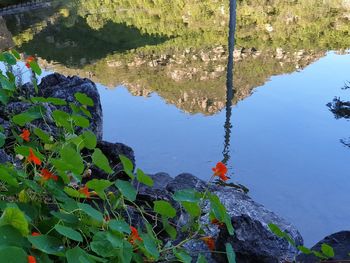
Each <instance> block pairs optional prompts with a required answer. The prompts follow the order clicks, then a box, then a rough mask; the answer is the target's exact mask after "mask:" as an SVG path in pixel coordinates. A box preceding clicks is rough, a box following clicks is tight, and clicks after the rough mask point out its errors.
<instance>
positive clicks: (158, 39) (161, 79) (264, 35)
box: [0, 0, 350, 245]
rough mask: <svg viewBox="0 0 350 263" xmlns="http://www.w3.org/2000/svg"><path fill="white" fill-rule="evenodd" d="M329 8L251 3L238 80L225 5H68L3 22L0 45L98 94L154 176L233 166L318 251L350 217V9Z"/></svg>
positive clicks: (241, 34)
mask: <svg viewBox="0 0 350 263" xmlns="http://www.w3.org/2000/svg"><path fill="white" fill-rule="evenodd" d="M319 2H320V1H316V0H313V1H305V2H303V3H296V4H290V2H289V1H279V2H276V4H275V5H273V6H272V5H269V4H268V2H266V3H265V1H258V2H256V3H255V2H254V3H250V2H249V1H240V2H239V4H238V7H237V32H236V50H235V52H234V63H233V66H234V70H233V71H231V70H228V69H227V65H228V54H229V49H228V47H227V41H228V33H229V30H228V28H229V27H228V25H229V6H228V3H227V1H202V2H201V4H198V3H197V2H196V1H177V0H176V1H172V2H169V1H164V2H161V3H159V5H158V6H154V5H153V4H152V3H151V2H145V1H137V0H133V1H128V0H113V1H111V3H110V4H109V5H108V6H101V1H100V0H85V1H74V2H73V1H69V2H66V3H62V2H57V3H55V4H54V5H53V6H52V8H49V9H45V10H40V9H39V10H32V11H30V12H26V13H21V14H16V15H11V16H4V17H3V18H2V19H0V33H1V35H2V36H3V38H1V40H0V46H1V48H5V47H8V46H10V45H11V44H12V45H15V46H16V47H17V49H18V50H19V51H21V52H23V53H26V54H35V55H36V56H37V57H38V59H39V62H40V64H41V65H42V67H44V68H45V69H46V74H48V73H49V72H52V71H57V72H61V73H62V74H67V75H72V74H78V75H80V76H83V77H89V78H92V79H93V80H94V81H95V82H97V83H99V84H98V88H99V90H100V93H101V99H102V104H103V111H104V138H105V139H106V140H109V141H118V142H123V143H126V144H128V145H130V146H131V147H133V149H134V150H135V153H136V159H137V163H138V166H139V167H141V168H142V169H143V170H145V171H147V172H149V173H154V172H159V171H164V172H168V173H169V174H170V175H172V176H176V175H177V174H179V173H181V172H191V173H193V174H195V175H197V176H199V177H201V178H203V179H207V178H209V176H210V173H211V167H213V166H214V165H215V163H216V162H218V161H222V160H224V161H226V162H227V165H228V167H229V168H230V169H229V172H230V175H231V177H232V180H233V181H234V182H238V183H241V184H244V185H245V186H246V187H248V188H249V189H250V195H251V196H252V197H253V198H254V199H255V200H257V201H258V202H260V203H262V204H264V205H265V206H266V207H268V208H269V209H271V210H273V211H275V212H276V213H278V214H280V215H282V216H283V217H285V218H286V219H287V220H289V221H290V222H292V223H293V224H294V225H296V226H297V228H298V229H299V230H300V232H301V233H302V235H303V236H304V239H305V241H306V244H307V245H311V244H312V243H314V242H315V241H317V240H319V239H321V238H322V237H324V236H325V235H327V234H330V233H332V232H336V231H339V230H344V229H349V221H348V218H349V217H350V210H349V209H348V207H347V204H348V202H349V201H350V194H349V191H348V189H350V179H349V175H350V166H349V165H348V160H349V159H350V149H349V148H348V147H346V146H344V145H343V144H342V143H341V142H340V140H341V139H346V138H348V137H350V130H349V123H348V122H347V121H346V120H344V119H335V118H334V116H333V114H332V113H331V112H330V111H329V109H328V107H327V106H326V104H327V103H329V102H331V101H332V100H333V98H334V97H335V96H340V97H341V98H342V99H344V100H347V99H348V98H349V97H350V93H349V92H350V91H349V90H342V87H344V83H345V82H346V81H347V80H350V74H349V68H350V55H349V54H348V53H347V52H346V50H347V49H348V48H349V43H350V37H349V34H348V32H349V29H350V26H349V25H350V23H349V19H350V15H349V12H350V9H349V6H347V5H346V1H332V3H329V4H324V3H322V4H320V3H319ZM67 3H68V4H67ZM131 3H132V4H131ZM170 10H171V12H170ZM231 75H232V77H233V88H234V90H235V93H234V96H233V98H232V100H231V99H229V100H227V97H229V98H230V97H231V96H232V95H233V94H232V93H231V92H230V89H229V90H227V84H229V86H230V83H231V82H228V83H227V77H229V78H230V77H231ZM231 105H232V106H231Z"/></svg>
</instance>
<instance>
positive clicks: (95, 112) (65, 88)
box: [39, 73, 103, 140]
mask: <svg viewBox="0 0 350 263" xmlns="http://www.w3.org/2000/svg"><path fill="white" fill-rule="evenodd" d="M77 92H81V93H85V94H86V95H87V96H89V97H90V98H91V99H92V100H93V101H94V106H93V107H88V110H89V111H90V113H91V115H92V118H91V120H90V127H89V129H90V130H91V131H93V132H94V133H95V134H96V136H97V138H98V140H102V134H103V130H102V129H103V126H102V124H103V123H102V122H103V115H102V106H101V101H100V95H99V93H98V91H97V88H96V85H95V83H93V82H92V81H91V80H89V79H82V78H79V77H77V76H74V77H65V76H63V75H60V74H58V73H54V74H51V75H48V76H46V77H44V78H43V79H42V80H41V83H40V85H39V95H40V96H42V97H45V98H46V97H54V98H60V99H64V100H66V101H67V102H69V103H70V102H76V99H75V97H74V94H75V93H77ZM57 108H58V109H60V110H63V111H66V112H70V111H71V110H70V108H69V107H68V106H60V107H57Z"/></svg>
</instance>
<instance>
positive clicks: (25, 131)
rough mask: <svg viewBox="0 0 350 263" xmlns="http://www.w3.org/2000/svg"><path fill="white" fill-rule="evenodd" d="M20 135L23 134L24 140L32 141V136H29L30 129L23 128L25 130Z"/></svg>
mask: <svg viewBox="0 0 350 263" xmlns="http://www.w3.org/2000/svg"><path fill="white" fill-rule="evenodd" d="M19 136H21V138H22V139H23V140H24V141H26V142H29V141H30V138H29V136H30V132H29V130H27V129H23V130H22V133H21V134H20V135H19Z"/></svg>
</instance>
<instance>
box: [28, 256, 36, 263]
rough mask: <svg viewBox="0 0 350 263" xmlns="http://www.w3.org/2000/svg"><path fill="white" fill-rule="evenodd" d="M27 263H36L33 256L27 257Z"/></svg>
mask: <svg viewBox="0 0 350 263" xmlns="http://www.w3.org/2000/svg"><path fill="white" fill-rule="evenodd" d="M28 263H36V259H35V257H33V256H28Z"/></svg>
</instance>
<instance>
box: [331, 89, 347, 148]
mask: <svg viewBox="0 0 350 263" xmlns="http://www.w3.org/2000/svg"><path fill="white" fill-rule="evenodd" d="M349 84H350V82H348V83H346V84H345V87H344V89H349V88H350V86H349ZM327 107H328V108H329V110H330V111H331V112H332V113H333V114H334V118H336V119H341V118H344V119H350V101H344V100H341V99H340V98H339V97H335V98H334V99H333V101H332V102H330V103H328V104H327ZM340 142H341V143H342V144H344V145H345V146H348V147H350V138H348V139H341V140H340Z"/></svg>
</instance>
